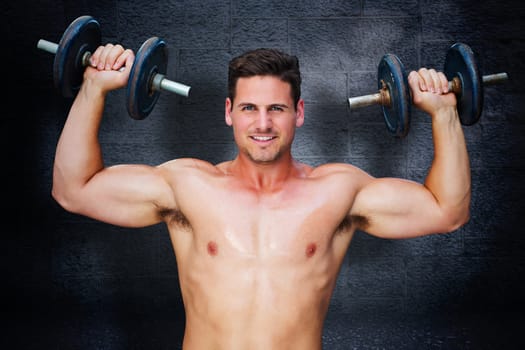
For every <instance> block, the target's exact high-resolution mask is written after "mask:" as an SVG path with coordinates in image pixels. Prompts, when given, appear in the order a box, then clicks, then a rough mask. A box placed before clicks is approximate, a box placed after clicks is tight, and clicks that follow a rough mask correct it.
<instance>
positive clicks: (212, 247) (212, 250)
mask: <svg viewBox="0 0 525 350" xmlns="http://www.w3.org/2000/svg"><path fill="white" fill-rule="evenodd" d="M218 250H219V248H218V247H217V243H215V242H213V241H210V242H208V254H210V255H211V256H215V255H217V251H218Z"/></svg>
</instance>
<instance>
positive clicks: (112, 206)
mask: <svg viewBox="0 0 525 350" xmlns="http://www.w3.org/2000/svg"><path fill="white" fill-rule="evenodd" d="M76 197H77V203H78V210H76V211H77V212H78V213H79V214H82V215H85V216H88V217H91V218H93V219H96V220H99V221H104V222H107V223H110V224H114V225H118V226H128V227H143V226H148V225H153V224H156V223H158V222H160V221H161V219H162V218H161V217H160V214H159V213H160V209H162V208H172V207H174V206H175V201H174V198H173V191H171V190H170V186H169V183H168V182H167V181H166V179H165V177H164V176H163V175H162V170H161V169H159V168H155V167H151V166H146V165H117V166H112V167H108V168H105V169H104V170H102V171H100V172H99V173H97V174H96V175H94V176H93V177H92V178H91V179H90V180H89V181H88V182H87V183H86V184H85V185H84V186H83V187H82V188H81V189H80V190H79V193H78V194H77V196H76Z"/></svg>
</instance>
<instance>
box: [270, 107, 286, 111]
mask: <svg viewBox="0 0 525 350" xmlns="http://www.w3.org/2000/svg"><path fill="white" fill-rule="evenodd" d="M270 110H271V111H277V112H282V111H284V108H282V107H281V106H272V107H271V108H270Z"/></svg>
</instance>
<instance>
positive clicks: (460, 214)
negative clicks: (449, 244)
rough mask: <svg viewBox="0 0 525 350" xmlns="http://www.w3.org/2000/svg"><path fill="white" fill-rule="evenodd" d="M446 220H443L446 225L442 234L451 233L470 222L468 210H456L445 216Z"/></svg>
mask: <svg viewBox="0 0 525 350" xmlns="http://www.w3.org/2000/svg"><path fill="white" fill-rule="evenodd" d="M446 217H447V219H446V220H444V221H445V222H446V225H445V227H444V230H443V232H445V233H452V232H455V231H457V230H458V229H460V228H461V227H463V226H465V225H466V224H467V223H468V222H469V220H470V210H469V208H468V207H467V208H464V209H461V210H457V211H455V212H453V213H449V214H448V215H446Z"/></svg>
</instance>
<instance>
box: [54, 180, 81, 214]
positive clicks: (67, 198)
mask: <svg viewBox="0 0 525 350" xmlns="http://www.w3.org/2000/svg"><path fill="white" fill-rule="evenodd" d="M51 197H53V199H54V200H55V201H56V202H57V203H58V204H59V205H60V206H61V207H62V208H63V209H65V210H66V211H69V212H73V213H74V212H76V209H75V206H74V205H73V203H74V200H73V196H72V195H71V194H68V192H67V191H66V190H65V189H64V188H63V187H62V186H57V185H56V184H53V187H52V188H51Z"/></svg>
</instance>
